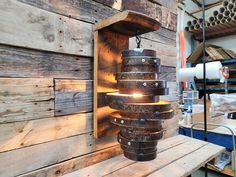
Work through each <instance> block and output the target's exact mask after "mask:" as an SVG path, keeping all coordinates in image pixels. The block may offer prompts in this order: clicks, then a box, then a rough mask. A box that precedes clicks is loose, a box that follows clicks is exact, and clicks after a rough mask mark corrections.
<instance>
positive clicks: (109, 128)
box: [94, 11, 160, 138]
mask: <svg viewBox="0 0 236 177" xmlns="http://www.w3.org/2000/svg"><path fill="white" fill-rule="evenodd" d="M137 28H138V29H139V31H140V34H143V33H147V32H151V31H155V30H157V29H159V28H160V24H159V22H158V21H156V20H154V19H152V18H150V17H148V16H146V15H143V14H140V13H136V12H133V11H124V12H121V13H118V14H116V15H114V16H112V17H109V18H107V19H105V20H103V21H101V22H99V23H97V24H96V25H95V27H94V29H95V31H94V136H95V137H96V138H98V137H101V136H105V135H112V134H114V133H116V132H117V127H115V126H114V125H112V124H111V123H110V121H109V119H108V115H109V114H110V113H111V112H113V111H114V110H112V109H110V108H109V107H108V106H107V104H106V100H105V95H106V93H108V92H115V91H117V89H116V80H115V76H114V74H115V73H117V72H118V71H119V65H120V63H121V52H122V51H123V50H127V49H128V47H129V37H133V36H135V34H136V29H137Z"/></svg>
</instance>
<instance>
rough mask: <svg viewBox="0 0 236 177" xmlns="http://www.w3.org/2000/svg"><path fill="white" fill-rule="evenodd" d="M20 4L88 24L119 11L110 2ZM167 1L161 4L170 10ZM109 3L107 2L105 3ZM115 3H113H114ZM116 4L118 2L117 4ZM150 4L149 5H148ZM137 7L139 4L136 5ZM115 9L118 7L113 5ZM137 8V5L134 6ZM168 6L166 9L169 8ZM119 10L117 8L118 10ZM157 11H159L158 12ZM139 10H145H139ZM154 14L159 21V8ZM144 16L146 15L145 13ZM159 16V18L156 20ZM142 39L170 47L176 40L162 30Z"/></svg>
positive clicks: (66, 0) (52, 0)
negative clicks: (166, 44) (106, 4)
mask: <svg viewBox="0 0 236 177" xmlns="http://www.w3.org/2000/svg"><path fill="white" fill-rule="evenodd" d="M18 1H20V2H24V3H26V4H30V5H33V6H35V7H38V8H41V9H45V10H47V11H50V12H54V13H57V14H60V15H64V16H68V17H71V18H74V19H77V20H82V21H86V22H90V23H96V22H98V21H101V20H103V19H105V18H107V17H110V16H112V15H114V14H115V13H118V12H119V10H117V9H114V8H111V6H112V5H111V2H110V5H109V6H110V7H108V6H104V5H102V4H101V3H97V2H96V1H90V0H80V1H73V2H72V1H70V0H63V1H57V0H37V1H35V0H18ZM169 1H175V0H169ZM169 1H166V0H165V2H161V4H164V6H165V5H169V6H170V8H171V7H174V6H173V4H176V2H174V3H172V2H171V3H169ZM106 3H109V2H106ZM114 3H115V2H114ZM117 3H118V2H117ZM147 3H148V2H147ZM149 4H150V3H149ZM138 5H139V4H138ZM115 6H116V7H117V6H118V5H115ZM136 6H137V4H136ZM169 6H168V8H169ZM118 9H119V8H118ZM139 9H140V7H137V9H136V8H132V9H131V10H135V11H137V10H139ZM158 9H159V11H158ZM141 10H145V9H143V8H141ZM156 11H157V12H156V14H157V13H158V12H159V13H160V14H159V15H156V16H155V18H156V19H161V18H160V17H161V8H160V7H159V8H157V7H156ZM172 12H173V13H174V12H175V13H176V10H175V11H172ZM153 13H154V11H150V14H152V15H153ZM145 14H146V13H145ZM158 16H159V18H157V17H158ZM144 37H146V38H148V39H152V40H155V41H160V42H161V43H168V44H170V43H171V45H175V43H176V40H175V32H173V31H170V30H167V29H164V28H162V29H161V30H159V31H157V32H155V33H150V34H147V35H146V34H145V35H144Z"/></svg>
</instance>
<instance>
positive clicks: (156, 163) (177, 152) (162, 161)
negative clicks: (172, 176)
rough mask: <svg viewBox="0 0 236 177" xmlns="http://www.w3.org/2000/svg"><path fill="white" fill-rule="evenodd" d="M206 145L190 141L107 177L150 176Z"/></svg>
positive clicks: (110, 173) (197, 141)
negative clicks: (153, 158)
mask: <svg viewBox="0 0 236 177" xmlns="http://www.w3.org/2000/svg"><path fill="white" fill-rule="evenodd" d="M206 144H207V142H204V141H199V140H196V139H189V141H188V142H186V143H183V144H181V145H179V146H176V147H173V148H170V149H168V150H166V151H163V152H161V153H158V155H157V158H156V159H155V160H152V161H149V162H145V163H142V162H137V163H134V164H132V165H129V166H126V167H124V168H122V169H119V170H117V171H113V170H112V169H111V170H110V171H109V174H107V175H105V176H110V177H113V176H116V177H118V176H122V177H129V176H135V177H141V176H147V175H148V174H151V173H153V172H155V171H157V170H159V169H161V168H163V167H165V166H166V165H168V164H170V163H172V162H173V161H175V160H177V159H179V158H182V157H184V156H185V155H187V154H189V153H191V152H194V151H196V150H198V149H200V148H202V147H203V146H205V145H206Z"/></svg>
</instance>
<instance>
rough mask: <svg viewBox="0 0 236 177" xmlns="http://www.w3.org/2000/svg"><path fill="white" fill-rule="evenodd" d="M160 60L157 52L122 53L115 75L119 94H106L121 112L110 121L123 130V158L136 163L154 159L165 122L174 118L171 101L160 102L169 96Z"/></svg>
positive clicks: (132, 51)
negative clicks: (161, 75) (161, 76)
mask: <svg viewBox="0 0 236 177" xmlns="http://www.w3.org/2000/svg"><path fill="white" fill-rule="evenodd" d="M159 73H160V59H159V58H156V52H155V51H154V50H143V49H136V50H128V51H123V52H122V65H121V72H119V73H117V74H116V80H117V88H118V90H119V93H109V94H107V103H108V105H109V106H110V107H111V108H112V109H116V110H118V111H116V112H114V113H112V114H111V115H110V121H111V122H112V123H113V124H115V125H118V126H119V127H120V132H119V134H118V138H117V140H118V142H119V143H120V145H121V148H122V149H123V151H124V155H125V156H126V157H127V158H129V159H131V160H135V161H148V160H153V159H155V158H156V156H157V147H156V146H157V141H158V140H160V139H161V138H162V136H163V133H164V129H163V128H162V120H163V119H169V118H172V117H173V115H174V111H173V110H172V109H171V104H170V103H169V102H165V101H160V100H159V96H160V95H166V94H168V88H167V82H166V81H162V80H159Z"/></svg>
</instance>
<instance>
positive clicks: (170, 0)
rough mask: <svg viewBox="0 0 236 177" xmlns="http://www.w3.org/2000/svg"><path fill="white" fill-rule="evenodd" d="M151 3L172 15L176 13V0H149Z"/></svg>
mask: <svg viewBox="0 0 236 177" xmlns="http://www.w3.org/2000/svg"><path fill="white" fill-rule="evenodd" d="M149 1H151V2H153V3H157V4H159V5H161V6H164V7H166V8H168V9H170V10H171V12H173V13H177V1H176V0H149Z"/></svg>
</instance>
